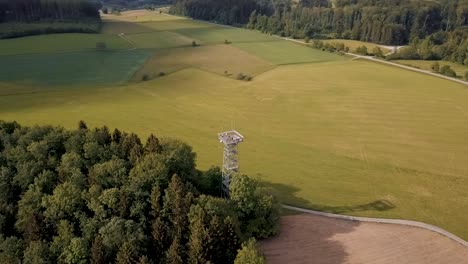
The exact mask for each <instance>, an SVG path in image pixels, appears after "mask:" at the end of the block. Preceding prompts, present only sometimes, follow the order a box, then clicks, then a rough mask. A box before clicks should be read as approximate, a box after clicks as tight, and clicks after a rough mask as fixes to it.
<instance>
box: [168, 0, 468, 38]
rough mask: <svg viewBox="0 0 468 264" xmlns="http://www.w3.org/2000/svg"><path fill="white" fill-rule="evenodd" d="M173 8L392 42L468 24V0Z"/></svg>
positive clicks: (302, 32)
mask: <svg viewBox="0 0 468 264" xmlns="http://www.w3.org/2000/svg"><path fill="white" fill-rule="evenodd" d="M172 12H174V13H178V14H183V15H187V16H191V17H194V18H199V19H206V20H215V21H218V22H220V23H225V24H247V23H248V24H249V27H251V28H256V29H260V30H262V31H265V32H270V33H274V34H278V35H283V36H291V37H297V38H304V37H309V38H312V37H317V36H323V35H333V36H334V37H338V38H349V39H355V40H362V41H371V42H376V43H382V44H392V45H399V44H407V43H409V42H410V40H411V39H413V38H415V37H417V38H420V39H422V38H425V37H426V36H429V35H431V34H433V33H436V32H438V31H444V32H450V31H453V30H456V29H466V27H467V26H468V0H439V1H414V0H413V1H412V0H337V1H334V2H332V1H328V0H302V1H300V2H299V3H298V4H295V3H294V2H293V1H291V0H271V1H268V0H242V1H231V0H216V1H215V0H177V1H176V2H175V4H174V6H173V8H172Z"/></svg>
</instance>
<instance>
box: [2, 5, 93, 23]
mask: <svg viewBox="0 0 468 264" xmlns="http://www.w3.org/2000/svg"><path fill="white" fill-rule="evenodd" d="M99 8H100V2H99V1H97V0H0V23H1V22H26V23H30V22H37V21H70V20H72V21H75V20H82V19H99Z"/></svg>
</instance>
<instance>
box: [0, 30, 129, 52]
mask: <svg viewBox="0 0 468 264" xmlns="http://www.w3.org/2000/svg"><path fill="white" fill-rule="evenodd" d="M98 42H105V43H106V45H107V49H109V50H125V49H129V48H131V45H130V44H129V43H128V42H126V41H125V40H123V39H121V38H119V37H118V36H116V35H102V34H78V33H76V34H74V33H70V34H52V35H41V36H31V37H23V38H15V39H4V40H1V41H0V55H15V54H29V53H52V52H67V51H77V50H94V49H96V43H98Z"/></svg>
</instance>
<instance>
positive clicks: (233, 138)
mask: <svg viewBox="0 0 468 264" xmlns="http://www.w3.org/2000/svg"><path fill="white" fill-rule="evenodd" d="M218 139H219V142H220V143H223V144H224V153H223V169H222V172H223V176H222V177H223V178H222V185H221V189H222V191H223V193H224V195H225V196H226V197H228V198H229V185H230V184H231V178H232V177H234V176H236V175H237V173H238V172H239V162H238V157H239V151H238V150H237V145H239V143H241V142H243V141H244V136H242V135H241V134H240V133H239V132H237V131H235V130H232V131H227V132H223V133H219V134H218Z"/></svg>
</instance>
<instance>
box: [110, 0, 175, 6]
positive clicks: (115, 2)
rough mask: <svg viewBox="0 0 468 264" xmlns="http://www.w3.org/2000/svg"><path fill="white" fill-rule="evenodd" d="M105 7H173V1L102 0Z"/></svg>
mask: <svg viewBox="0 0 468 264" xmlns="http://www.w3.org/2000/svg"><path fill="white" fill-rule="evenodd" d="M101 2H102V4H103V5H105V6H111V7H120V8H145V7H151V6H153V7H154V6H165V5H171V4H172V3H173V2H174V1H173V0H102V1H101Z"/></svg>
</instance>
